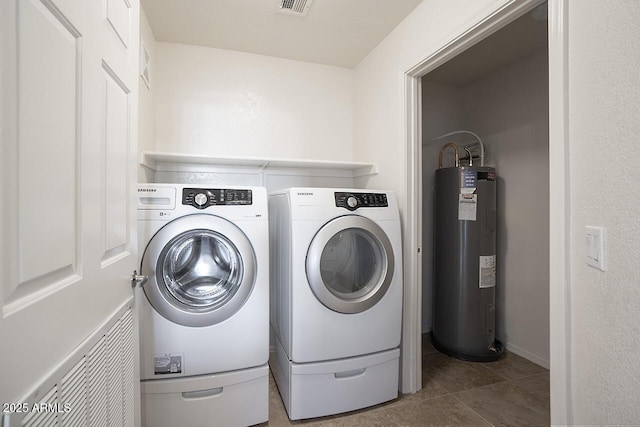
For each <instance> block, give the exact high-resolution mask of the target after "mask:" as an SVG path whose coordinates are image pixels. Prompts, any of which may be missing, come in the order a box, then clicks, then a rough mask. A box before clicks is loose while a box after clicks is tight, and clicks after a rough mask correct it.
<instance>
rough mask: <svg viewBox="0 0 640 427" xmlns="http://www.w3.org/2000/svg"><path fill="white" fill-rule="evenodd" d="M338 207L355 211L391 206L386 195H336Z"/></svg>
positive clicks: (338, 193)
mask: <svg viewBox="0 0 640 427" xmlns="http://www.w3.org/2000/svg"><path fill="white" fill-rule="evenodd" d="M334 195H335V199H336V207H338V208H345V209H348V210H350V211H355V210H356V209H358V208H386V207H388V206H389V203H388V202H387V195H386V194H384V193H342V192H336V193H334Z"/></svg>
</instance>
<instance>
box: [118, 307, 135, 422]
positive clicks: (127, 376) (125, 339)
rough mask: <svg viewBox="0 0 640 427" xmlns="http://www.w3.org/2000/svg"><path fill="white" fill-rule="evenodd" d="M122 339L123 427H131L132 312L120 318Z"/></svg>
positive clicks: (132, 386)
mask: <svg viewBox="0 0 640 427" xmlns="http://www.w3.org/2000/svg"><path fill="white" fill-rule="evenodd" d="M120 334H121V337H122V343H123V345H122V365H123V371H122V373H123V377H122V387H123V399H124V400H123V414H122V415H123V420H122V425H123V426H133V425H134V424H135V422H134V417H135V412H134V402H135V379H134V375H135V352H134V348H135V347H134V337H133V312H132V311H131V310H129V311H127V312H126V313H125V315H124V316H123V317H122V324H121V328H120Z"/></svg>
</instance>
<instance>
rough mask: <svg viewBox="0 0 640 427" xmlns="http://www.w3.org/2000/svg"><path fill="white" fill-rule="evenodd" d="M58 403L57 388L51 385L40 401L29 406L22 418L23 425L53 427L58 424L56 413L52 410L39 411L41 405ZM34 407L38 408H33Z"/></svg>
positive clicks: (51, 405)
mask: <svg viewBox="0 0 640 427" xmlns="http://www.w3.org/2000/svg"><path fill="white" fill-rule="evenodd" d="M56 403H58V388H57V387H55V386H54V387H53V388H52V389H51V390H49V392H48V393H47V394H46V395H45V396H44V397H43V398H42V399H40V401H38V402H37V403H35V404H34V405H33V406H31V411H30V412H29V414H28V415H27V416H26V417H24V419H23V420H22V425H23V426H24V427H54V426H58V425H59V424H58V414H57V412H52V411H46V410H45V411H41V410H40V408H43V406H42V405H47V406H46V407H47V408H48V407H53V406H55V404H56ZM35 408H39V409H38V410H35Z"/></svg>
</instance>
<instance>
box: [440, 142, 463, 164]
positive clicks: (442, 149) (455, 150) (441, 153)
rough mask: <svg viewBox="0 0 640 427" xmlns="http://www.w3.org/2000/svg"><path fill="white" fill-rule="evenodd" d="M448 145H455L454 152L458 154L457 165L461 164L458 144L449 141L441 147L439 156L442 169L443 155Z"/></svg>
mask: <svg viewBox="0 0 640 427" xmlns="http://www.w3.org/2000/svg"><path fill="white" fill-rule="evenodd" d="M447 147H453V153H454V154H455V155H456V163H455V165H456V167H458V166H460V160H459V159H460V156H458V146H457V145H456V144H454V143H453V142H448V143H446V144H444V145H443V146H442V148H441V149H440V155H439V156H438V169H442V156H443V154H444V151H445V150H446V149H447Z"/></svg>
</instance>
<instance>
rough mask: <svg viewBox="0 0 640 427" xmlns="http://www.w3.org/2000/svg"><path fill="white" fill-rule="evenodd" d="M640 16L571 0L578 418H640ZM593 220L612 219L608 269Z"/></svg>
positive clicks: (632, 7) (632, 5) (637, 7)
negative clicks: (594, 256) (592, 232)
mask: <svg viewBox="0 0 640 427" xmlns="http://www.w3.org/2000/svg"><path fill="white" fill-rule="evenodd" d="M614 6H615V7H614ZM639 22H640V2H638V1H637V0H636V1H632V0H621V1H616V2H615V3H612V2H602V1H598V0H586V1H585V0H580V1H572V2H570V4H569V63H568V67H569V89H570V92H569V140H570V147H569V150H570V166H569V168H570V171H571V189H570V193H571V194H570V196H571V204H570V212H571V214H570V215H571V221H570V227H571V253H570V258H571V263H570V274H571V286H570V295H571V296H570V299H571V307H572V310H571V332H572V334H571V336H572V342H571V343H570V344H571V366H572V370H573V372H572V379H573V381H572V390H573V395H574V398H573V421H574V423H576V424H601V425H603V424H633V425H638V424H640V405H639V403H640V363H639V362H638V360H639V356H638V355H639V354H640V309H639V307H640V268H638V266H639V262H640V219H639V218H640V189H639V187H638V183H640V168H639V167H638V161H637V159H638V158H640V77H639V76H640V25H638V23H639ZM586 225H596V226H603V227H606V229H607V256H608V258H607V271H606V272H605V273H603V272H600V271H597V270H595V269H593V268H591V267H588V266H586V264H585V255H584V246H585V243H584V242H585V237H584V234H585V226H586Z"/></svg>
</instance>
